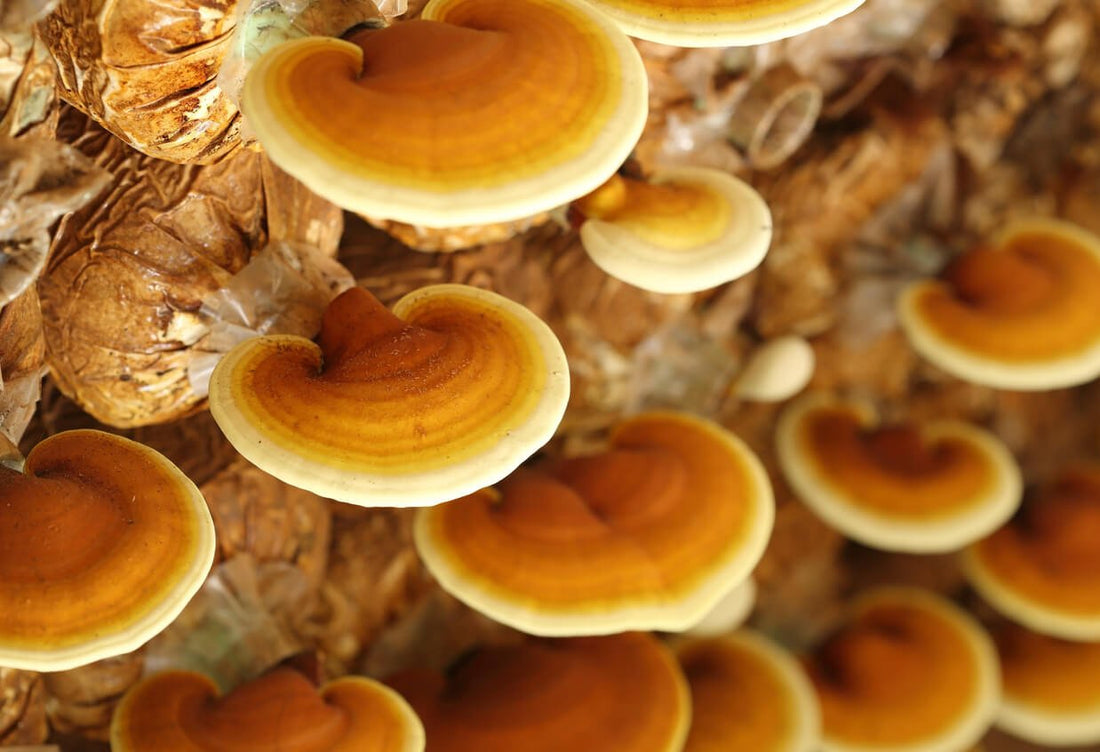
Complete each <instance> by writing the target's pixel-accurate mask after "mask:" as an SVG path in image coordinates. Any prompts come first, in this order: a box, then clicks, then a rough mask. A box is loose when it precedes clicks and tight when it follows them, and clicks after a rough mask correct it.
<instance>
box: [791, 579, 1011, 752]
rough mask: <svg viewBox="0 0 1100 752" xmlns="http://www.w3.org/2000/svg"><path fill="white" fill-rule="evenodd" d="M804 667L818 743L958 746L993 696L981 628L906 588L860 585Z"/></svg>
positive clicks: (907, 748)
mask: <svg viewBox="0 0 1100 752" xmlns="http://www.w3.org/2000/svg"><path fill="white" fill-rule="evenodd" d="M807 667H808V669H809V673H810V679H811V681H812V682H813V684H814V686H815V688H816V691H817V695H818V699H819V701H820V702H821V711H822V719H823V726H824V742H823V744H822V749H823V750H825V752H857V751H858V752H902V750H904V752H957V750H960V749H966V748H967V747H969V746H970V745H972V744H974V743H976V742H977V741H978V740H979V739H980V738H981V736H982V735H983V734H984V733H985V731H986V729H987V728H988V727H989V726H990V724H991V723H992V722H993V718H994V715H995V714H996V712H997V707H998V705H999V703H1000V695H1001V690H1000V672H999V669H998V664H997V653H996V650H995V649H994V647H993V641H992V640H991V639H990V637H989V635H988V634H986V633H985V631H984V630H983V629H982V628H981V627H980V626H979V625H978V624H977V623H976V622H975V621H974V620H973V619H972V618H971V617H970V616H969V615H968V614H966V613H965V612H964V611H962V610H961V609H959V608H958V607H956V606H955V605H953V604H952V603H950V602H949V601H947V600H944V599H943V598H941V597H939V596H937V595H933V594H932V593H930V592H925V591H921V590H916V589H911V588H882V589H878V590H874V591H871V592H868V593H864V594H863V595H862V596H861V597H860V598H859V599H858V600H857V601H856V602H855V603H854V604H853V607H852V611H851V614H850V617H849V619H848V621H847V623H846V624H845V625H844V626H842V627H841V628H840V629H839V630H838V631H837V632H836V633H835V634H834V635H833V636H832V637H830V638H829V639H828V640H827V641H826V642H825V643H824V644H823V645H821V646H819V647H818V648H817V650H816V651H815V652H814V654H813V655H812V656H810V657H809V658H808V661H807Z"/></svg>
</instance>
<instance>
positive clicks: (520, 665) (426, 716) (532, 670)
mask: <svg viewBox="0 0 1100 752" xmlns="http://www.w3.org/2000/svg"><path fill="white" fill-rule="evenodd" d="M389 683H390V684H391V686H393V687H395V688H396V689H397V690H398V691H399V692H401V693H402V694H403V695H404V696H405V698H406V699H408V701H409V703H410V704H411V705H412V706H413V709H414V710H416V712H417V714H418V715H419V716H420V718H421V720H422V721H423V722H424V728H425V731H426V732H427V739H428V744H427V750H428V752H518V750H523V752H563V751H564V750H575V751H576V752H581V751H582V750H584V751H585V752H589V751H590V752H596V750H615V752H679V750H681V749H683V744H684V737H685V736H686V735H687V731H688V724H689V723H690V717H691V701H690V698H689V697H688V690H687V686H686V684H685V682H684V678H683V675H682V674H681V673H680V669H679V667H678V666H677V665H676V660H675V658H673V657H672V655H671V654H670V653H669V652H668V650H667V649H666V648H665V647H663V646H662V645H661V643H660V642H658V641H657V640H656V639H655V638H654V637H652V636H651V635H648V634H641V633H628V634H621V635H614V636H611V637H589V638H578V639H572V640H555V641H540V642H529V643H525V644H522V645H515V646H509V647H501V648H486V649H481V650H478V651H476V652H474V653H473V654H471V655H469V656H468V657H466V658H465V659H463V660H462V661H461V663H459V664H458V665H457V666H456V667H454V668H453V669H452V670H451V671H449V672H448V673H447V676H446V678H443V677H442V676H439V675H438V674H426V673H419V672H417V673H407V674H404V675H401V676H397V677H394V678H393V679H391V680H390V681H389Z"/></svg>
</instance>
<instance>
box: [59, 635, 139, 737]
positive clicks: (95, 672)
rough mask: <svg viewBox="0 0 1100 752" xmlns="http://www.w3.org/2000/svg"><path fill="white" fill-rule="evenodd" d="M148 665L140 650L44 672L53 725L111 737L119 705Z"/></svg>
mask: <svg viewBox="0 0 1100 752" xmlns="http://www.w3.org/2000/svg"><path fill="white" fill-rule="evenodd" d="M144 668H145V661H144V658H143V655H142V653H141V651H136V652H133V653H127V654H126V655H120V656H116V657H114V658H107V659H105V660H102V661H96V662H95V663H89V664H88V665H87V666H81V667H80V668H74V669H71V670H69V671H58V672H55V673H49V674H43V677H44V679H45V688H46V712H47V713H48V714H49V718H50V725H51V726H52V727H53V728H54V729H55V730H56V731H58V732H60V733H62V734H79V735H80V736H82V737H85V738H89V739H97V740H99V741H107V739H108V737H109V736H110V730H111V716H112V715H114V712H115V706H116V705H117V704H118V702H119V700H121V699H122V695H124V694H125V693H126V691H127V690H128V689H130V687H132V686H133V685H134V684H136V683H137V682H138V680H139V679H141V674H142V671H143V670H144Z"/></svg>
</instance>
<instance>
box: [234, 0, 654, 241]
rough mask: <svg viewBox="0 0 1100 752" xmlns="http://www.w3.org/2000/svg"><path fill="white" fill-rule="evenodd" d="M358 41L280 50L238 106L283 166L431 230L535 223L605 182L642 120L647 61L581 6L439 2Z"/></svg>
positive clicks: (367, 208)
mask: <svg viewBox="0 0 1100 752" xmlns="http://www.w3.org/2000/svg"><path fill="white" fill-rule="evenodd" d="M354 40H355V43H352V42H346V41H342V40H338V39H329V38H321V37H314V38H307V39H302V40H297V41H292V42H288V43H286V44H284V45H280V46H279V47H277V48H275V49H273V50H272V51H271V52H269V53H268V54H267V55H265V56H264V57H262V58H261V59H260V60H259V61H258V62H257V63H256V64H255V65H254V67H253V68H252V70H251V72H250V73H249V76H248V79H247V81H246V83H245V88H244V91H243V94H242V109H243V110H244V112H245V113H246V115H247V116H248V122H249V125H250V126H251V127H252V128H253V129H254V130H255V132H256V135H257V137H258V138H259V140H260V142H261V143H262V144H263V146H264V148H265V149H266V150H267V152H268V153H269V154H270V156H271V158H272V160H273V161H274V162H275V163H276V164H278V165H279V166H280V167H282V168H283V169H284V170H286V171H287V172H289V173H290V174H292V175H294V176H295V177H297V178H298V179H299V180H301V181H302V182H303V183H305V184H306V185H307V186H309V187H310V188H311V189H313V190H314V191H316V192H317V193H319V194H320V195H322V196H324V197H325V198H328V199H329V200H331V201H333V202H335V203H337V204H339V205H340V206H343V207H344V208H346V209H350V210H352V211H355V212H359V213H362V214H368V215H371V216H376V217H380V218H388V219H396V220H400V221H402V222H408V223H411V224H416V225H424V226H427V227H446V226H456V225H469V224H485V223H490V222H503V221H509V220H513V219H520V218H522V217H526V216H529V215H532V214H537V213H538V212H540V211H543V210H546V209H551V208H553V207H555V206H558V205H560V204H564V203H567V202H568V201H570V200H572V199H574V198H576V197H577V196H580V195H582V194H584V193H586V192H588V191H590V190H592V189H593V188H595V187H596V186H598V185H599V184H600V183H602V182H603V181H604V180H606V179H607V177H608V176H609V175H611V174H612V173H613V172H614V171H615V170H616V169H618V168H619V166H620V165H621V164H622V162H623V161H624V160H625V159H626V157H627V156H628V155H629V153H630V151H631V149H633V148H634V144H635V143H636V142H637V140H638V138H639V136H640V135H641V132H642V127H643V125H644V123H645V119H646V113H647V108H648V101H647V82H646V76H645V70H644V68H643V66H642V62H641V57H640V56H639V55H638V52H637V51H636V49H635V48H634V46H633V45H632V44H631V43H630V40H629V39H627V37H626V36H624V35H623V33H622V32H621V31H619V29H618V27H616V26H615V24H614V23H612V22H611V20H610V19H607V18H605V17H604V16H603V15H602V14H600V13H598V12H595V11H593V10H592V9H591V8H590V6H588V5H587V4H586V3H583V2H580V1H579V0H431V2H429V3H428V5H427V6H426V7H425V8H424V11H423V14H422V16H421V19H419V20H413V21H407V22H404V23H400V24H396V25H394V26H391V27H388V28H385V29H380V30H372V31H368V32H363V33H361V34H359V35H356V36H355V37H354Z"/></svg>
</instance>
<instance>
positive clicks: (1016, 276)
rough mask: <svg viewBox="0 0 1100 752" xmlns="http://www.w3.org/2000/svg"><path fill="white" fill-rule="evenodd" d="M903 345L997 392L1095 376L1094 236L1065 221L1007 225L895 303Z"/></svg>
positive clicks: (1098, 307) (1099, 262) (1097, 250)
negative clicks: (939, 275)
mask: <svg viewBox="0 0 1100 752" xmlns="http://www.w3.org/2000/svg"><path fill="white" fill-rule="evenodd" d="M898 315H899V318H900V322H901V325H902V328H903V329H904V330H905V333H906V335H907V336H908V337H909V341H910V343H911V344H912V345H913V348H914V349H916V351H917V352H919V353H920V354H921V355H922V356H924V357H925V358H927V359H928V360H930V361H931V362H932V363H934V364H936V365H937V366H939V367H940V368H942V369H943V370H945V371H947V372H948V373H950V374H952V375H954V376H957V377H959V378H961V379H965V380H967V381H970V382H972V383H975V384H982V385H985V386H991V387H996V388H1000V389H1019V390H1042V389H1056V388H1060V387H1067V386H1074V385H1076V384H1082V383H1084V382H1086V381H1091V380H1092V379H1094V378H1096V377H1097V376H1098V375H1100V238H1097V237H1096V236H1094V235H1092V234H1091V233H1089V232H1087V231H1085V230H1083V229H1081V228H1079V227H1077V226H1075V225H1072V224H1069V223H1066V222H1059V221H1055V220H1033V221H1029V222H1019V223H1016V224H1014V225H1012V226H1011V227H1009V228H1008V229H1007V230H1006V231H1005V232H1004V233H1003V234H1002V235H1001V236H1000V237H999V238H998V239H997V240H996V242H995V243H994V245H993V247H982V248H978V249H976V250H972V251H970V252H969V253H966V254H964V255H963V256H961V257H959V258H958V259H956V260H955V261H954V262H953V263H952V264H951V265H950V266H949V267H948V268H947V270H946V271H945V273H944V274H943V275H942V279H939V280H926V281H923V282H917V283H916V284H914V285H911V286H910V287H909V288H908V289H906V290H905V292H904V293H902V295H901V297H900V298H899V301H898Z"/></svg>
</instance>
